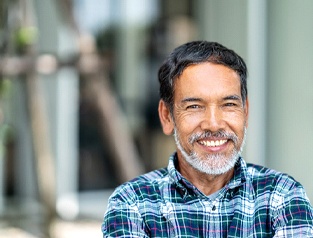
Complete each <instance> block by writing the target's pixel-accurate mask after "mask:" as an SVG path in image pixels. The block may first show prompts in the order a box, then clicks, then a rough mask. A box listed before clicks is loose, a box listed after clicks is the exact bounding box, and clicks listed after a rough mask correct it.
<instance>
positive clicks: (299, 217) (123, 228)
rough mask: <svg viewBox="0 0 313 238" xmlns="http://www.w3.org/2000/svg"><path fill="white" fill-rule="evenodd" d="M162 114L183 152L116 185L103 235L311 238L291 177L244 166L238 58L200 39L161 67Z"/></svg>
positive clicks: (307, 214) (242, 81) (310, 213)
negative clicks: (157, 168)
mask: <svg viewBox="0 0 313 238" xmlns="http://www.w3.org/2000/svg"><path fill="white" fill-rule="evenodd" d="M159 82H160V96H161V99H160V103H159V116H160V121H161V124H162V128H163V132H164V133H165V134H166V135H174V139H175V142H176V145H177V151H176V152H175V153H174V154H173V155H172V156H171V157H170V158H169V164H168V166H167V168H163V169H159V170H156V171H152V172H150V173H147V174H144V175H142V176H140V177H138V178H135V179H134V180H132V181H130V182H127V183H125V184H123V185H121V186H119V187H118V188H117V189H116V190H115V192H114V193H113V194H112V196H111V197H110V199H109V205H108V208H107V211H106V213H105V216H104V222H103V224H102V232H103V237H313V208H312V206H311V204H310V202H309V200H308V198H307V195H306V193H305V191H304V189H303V187H302V186H301V184H299V183H298V182H297V181H295V180H294V179H293V178H292V177H290V176H288V175H286V174H283V173H280V172H277V171H274V170H271V169H268V168H265V167H262V166H258V165H252V164H247V163H246V162H245V161H244V159H243V158H242V157H241V152H242V149H243V146H244V142H245V137H246V130H247V126H248V115H249V100H248V96H247V69H246V65H245V63H244V61H243V59H242V58H241V57H240V56H239V55H237V54H236V53H235V52H234V51H232V50H230V49H227V48H226V47H224V46H222V45H220V44H218V43H215V42H206V41H194V42H189V43H186V44H184V45H182V46H180V47H178V48H176V49H175V50H174V51H173V52H172V53H171V54H170V55H169V56H168V58H167V59H166V61H165V62H164V63H163V65H162V66H161V68H160V70H159Z"/></svg>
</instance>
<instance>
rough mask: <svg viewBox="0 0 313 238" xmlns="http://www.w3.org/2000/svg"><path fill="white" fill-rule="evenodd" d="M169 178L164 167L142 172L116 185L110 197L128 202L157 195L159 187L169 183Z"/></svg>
mask: <svg viewBox="0 0 313 238" xmlns="http://www.w3.org/2000/svg"><path fill="white" fill-rule="evenodd" d="M169 179H170V178H169V176H168V171H167V169H166V168H162V169H158V170H154V171H151V172H148V173H145V174H142V175H140V176H138V177H136V178H134V179H132V180H130V181H127V182H125V183H123V184H121V185H120V186H118V187H117V188H116V189H115V191H114V192H113V194H112V195H111V198H110V199H115V200H120V201H121V202H126V201H128V202H130V201H135V200H138V199H144V198H147V197H151V196H159V194H160V189H161V188H162V187H163V186H164V185H166V184H169Z"/></svg>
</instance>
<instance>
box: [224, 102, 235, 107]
mask: <svg viewBox="0 0 313 238" xmlns="http://www.w3.org/2000/svg"><path fill="white" fill-rule="evenodd" d="M224 106H226V107H235V106H237V104H236V103H232V102H228V103H225V104H224Z"/></svg>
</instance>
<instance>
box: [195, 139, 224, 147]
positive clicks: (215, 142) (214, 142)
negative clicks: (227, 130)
mask: <svg viewBox="0 0 313 238" xmlns="http://www.w3.org/2000/svg"><path fill="white" fill-rule="evenodd" d="M226 142H227V140H211V141H200V144H202V145H205V146H220V145H223V144H225V143H226Z"/></svg>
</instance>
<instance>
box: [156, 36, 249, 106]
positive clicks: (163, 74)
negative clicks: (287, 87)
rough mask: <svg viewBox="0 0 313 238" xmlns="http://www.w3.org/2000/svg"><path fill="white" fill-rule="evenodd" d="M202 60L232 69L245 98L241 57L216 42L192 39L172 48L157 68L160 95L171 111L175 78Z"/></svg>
mask: <svg viewBox="0 0 313 238" xmlns="http://www.w3.org/2000/svg"><path fill="white" fill-rule="evenodd" d="M203 62H211V63H214V64H221V65H224V66H226V67H228V68H230V69H233V70H234V71H235V72H237V74H238V75H239V77H240V84H241V97H242V99H243V102H244V103H245V101H246V98H247V93H248V91H247V67H246V64H245V62H244V61H243V59H242V58H241V57H240V56H239V55H238V54H236V53H235V52H234V51H233V50H230V49H228V48H226V47H224V46H223V45H221V44H219V43H216V42H208V41H193V42H188V43H186V44H184V45H181V46H179V47H177V48H176V49H174V51H173V52H172V53H171V54H170V55H169V56H168V58H167V59H166V60H165V62H164V63H163V64H162V66H161V67H160V69H159V73H158V76H159V82H160V97H161V99H162V100H163V101H164V102H165V103H166V104H167V106H168V107H169V108H170V110H171V111H172V109H173V97H174V85H175V80H176V79H177V78H178V77H179V76H180V75H181V74H182V72H183V71H184V70H185V69H186V68H187V67H188V66H190V65H193V64H199V63H203Z"/></svg>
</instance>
